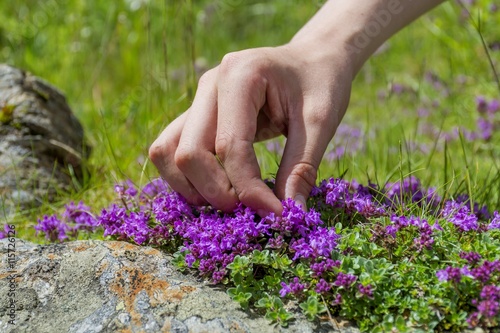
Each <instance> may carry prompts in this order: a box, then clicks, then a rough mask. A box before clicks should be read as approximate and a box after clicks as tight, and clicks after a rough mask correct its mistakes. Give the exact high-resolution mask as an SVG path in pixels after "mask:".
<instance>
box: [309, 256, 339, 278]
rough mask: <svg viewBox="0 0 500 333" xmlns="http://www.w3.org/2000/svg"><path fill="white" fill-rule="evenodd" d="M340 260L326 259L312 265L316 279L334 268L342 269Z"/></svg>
mask: <svg viewBox="0 0 500 333" xmlns="http://www.w3.org/2000/svg"><path fill="white" fill-rule="evenodd" d="M340 264H341V262H340V260H332V259H329V258H327V259H325V260H322V261H320V262H315V263H313V264H311V271H312V272H313V274H314V276H315V277H320V276H322V275H323V274H324V273H325V272H329V271H331V270H333V268H334V267H340Z"/></svg>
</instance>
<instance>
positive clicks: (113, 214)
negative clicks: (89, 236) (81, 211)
mask: <svg viewBox="0 0 500 333" xmlns="http://www.w3.org/2000/svg"><path fill="white" fill-rule="evenodd" d="M126 218H127V210H126V209H125V208H123V207H119V206H117V205H111V206H110V207H109V208H108V209H103V210H102V212H101V215H100V216H99V217H98V223H99V225H100V226H102V227H103V228H104V236H113V235H116V236H117V237H118V238H124V237H125V235H124V233H123V230H122V227H123V224H124V223H125V220H126Z"/></svg>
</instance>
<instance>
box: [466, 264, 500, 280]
mask: <svg viewBox="0 0 500 333" xmlns="http://www.w3.org/2000/svg"><path fill="white" fill-rule="evenodd" d="M499 271H500V260H495V261H488V260H485V261H484V262H483V264H482V265H481V266H478V267H475V268H473V269H472V270H471V271H470V273H471V275H472V277H473V278H474V279H476V280H478V281H481V282H483V283H486V282H488V281H489V280H490V279H491V274H492V273H493V272H499Z"/></svg>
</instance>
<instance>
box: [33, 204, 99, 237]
mask: <svg viewBox="0 0 500 333" xmlns="http://www.w3.org/2000/svg"><path fill="white" fill-rule="evenodd" d="M98 226H99V222H98V220H97V219H96V218H95V216H94V215H93V214H92V213H91V209H90V207H88V206H86V205H84V204H83V203H82V202H80V203H78V205H75V203H74V202H71V203H69V204H68V205H66V206H65V210H64V212H63V213H62V218H59V217H58V216H57V215H51V216H48V215H45V216H44V217H43V218H42V219H38V224H37V225H36V226H35V230H36V232H37V234H38V233H40V232H42V233H44V234H45V238H46V239H47V240H49V241H51V242H56V241H60V242H62V241H65V240H67V239H69V237H75V236H76V235H77V234H78V232H79V231H83V232H85V231H86V232H94V231H95V230H96V229H97V227H98Z"/></svg>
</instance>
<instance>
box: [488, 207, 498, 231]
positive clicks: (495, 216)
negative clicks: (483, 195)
mask: <svg viewBox="0 0 500 333" xmlns="http://www.w3.org/2000/svg"><path fill="white" fill-rule="evenodd" d="M488 229H500V214H499V213H498V212H497V211H495V212H493V218H492V219H491V222H490V224H488Z"/></svg>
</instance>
